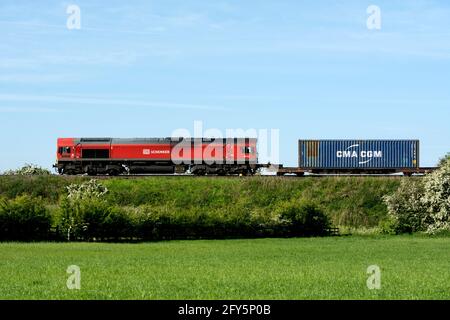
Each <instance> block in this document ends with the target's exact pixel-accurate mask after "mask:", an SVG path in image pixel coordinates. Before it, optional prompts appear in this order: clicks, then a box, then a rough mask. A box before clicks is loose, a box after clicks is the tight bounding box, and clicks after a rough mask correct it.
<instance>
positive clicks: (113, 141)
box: [74, 137, 257, 144]
mask: <svg viewBox="0 0 450 320" xmlns="http://www.w3.org/2000/svg"><path fill="white" fill-rule="evenodd" d="M256 140H257V139H256V138H218V139H215V138H176V137H174V138H171V137H167V138H75V139H74V142H75V144H79V143H81V144H168V143H171V142H172V143H179V142H194V143H199V142H222V143H231V142H238V141H249V142H250V141H255V142H256Z"/></svg>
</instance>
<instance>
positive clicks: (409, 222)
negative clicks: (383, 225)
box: [384, 158, 450, 234]
mask: <svg viewBox="0 0 450 320" xmlns="http://www.w3.org/2000/svg"><path fill="white" fill-rule="evenodd" d="M384 200H385V202H386V204H387V207H388V213H389V219H390V221H391V222H392V223H391V228H392V230H393V231H394V232H396V233H407V232H409V233H412V232H417V231H426V232H427V233H429V234H435V233H440V232H445V231H450V159H448V158H447V159H446V160H444V161H442V163H441V167H440V168H439V169H438V170H436V171H435V172H433V173H431V174H429V175H427V176H426V177H425V178H423V179H421V180H415V179H404V180H403V181H402V183H401V185H400V187H399V188H398V189H397V191H396V192H395V193H393V194H392V195H389V196H385V197H384Z"/></svg>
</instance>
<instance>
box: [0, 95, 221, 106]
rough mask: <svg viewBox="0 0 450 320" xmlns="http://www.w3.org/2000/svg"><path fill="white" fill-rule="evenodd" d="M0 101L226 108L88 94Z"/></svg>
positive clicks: (3, 98)
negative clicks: (90, 95) (89, 95)
mask: <svg viewBox="0 0 450 320" xmlns="http://www.w3.org/2000/svg"><path fill="white" fill-rule="evenodd" d="M0 101H8V102H45V103H70V104H77V105H80V106H82V105H93V106H99V107H101V106H106V107H113V106H115V107H146V108H147V107H148V108H167V109H196V110H227V109H226V108H224V107H220V106H211V105H202V104H188V103H173V102H165V101H149V100H144V99H142V100H137V99H129V98H113V99H111V98H105V97H88V96H69V95H66V96H62V95H53V96H49V95H42V96H39V95H18V94H0Z"/></svg>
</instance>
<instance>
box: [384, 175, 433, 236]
mask: <svg viewBox="0 0 450 320" xmlns="http://www.w3.org/2000/svg"><path fill="white" fill-rule="evenodd" d="M423 194H424V188H423V182H422V180H415V179H404V180H402V182H401V184H400V187H399V188H398V189H397V191H396V192H395V193H393V194H392V195H389V196H386V197H385V198H384V200H385V202H386V205H387V207H388V212H389V217H388V219H386V221H385V222H384V225H383V227H384V228H383V231H384V232H385V233H391V232H393V233H397V234H401V233H413V232H418V231H425V230H426V228H427V225H428V223H429V219H428V216H427V213H426V208H425V206H424V203H423V201H422V197H423Z"/></svg>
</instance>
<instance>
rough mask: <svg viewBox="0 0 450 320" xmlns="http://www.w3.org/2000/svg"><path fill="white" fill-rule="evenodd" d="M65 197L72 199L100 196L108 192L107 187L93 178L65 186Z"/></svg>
mask: <svg viewBox="0 0 450 320" xmlns="http://www.w3.org/2000/svg"><path fill="white" fill-rule="evenodd" d="M67 193H68V195H67V198H69V199H71V200H72V201H77V200H83V199H92V198H102V197H103V196H104V195H105V194H107V193H108V189H107V188H106V187H105V186H104V185H103V184H101V183H100V182H98V181H97V180H95V179H91V180H89V181H87V182H83V183H81V184H76V183H74V184H71V185H69V186H67Z"/></svg>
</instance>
